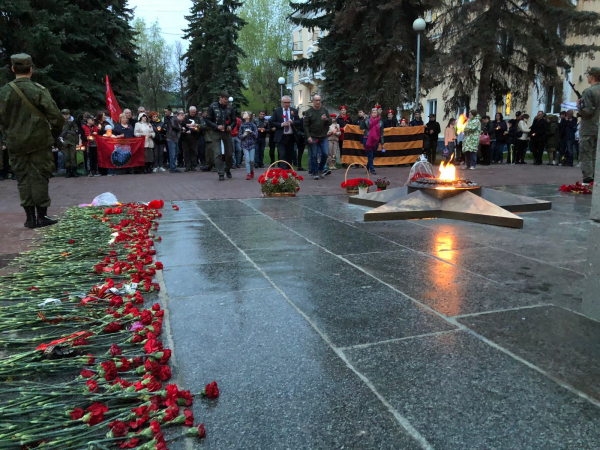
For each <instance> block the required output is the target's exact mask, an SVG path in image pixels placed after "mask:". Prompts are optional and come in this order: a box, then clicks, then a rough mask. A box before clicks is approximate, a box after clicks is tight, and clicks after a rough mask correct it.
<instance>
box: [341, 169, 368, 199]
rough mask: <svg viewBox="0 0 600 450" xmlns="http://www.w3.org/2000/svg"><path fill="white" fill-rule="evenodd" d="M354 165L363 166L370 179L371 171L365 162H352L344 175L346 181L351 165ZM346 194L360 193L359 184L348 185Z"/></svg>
mask: <svg viewBox="0 0 600 450" xmlns="http://www.w3.org/2000/svg"><path fill="white" fill-rule="evenodd" d="M352 166H362V167H363V168H364V169H365V171H366V172H367V180H370V176H369V175H370V174H369V171H368V170H367V168H366V166H365V165H364V164H360V163H353V164H350V165H349V166H348V168H347V169H346V174H345V175H344V182H345V183H346V182H348V171H349V170H350V167H352ZM346 194H350V195H356V194H358V186H347V187H346Z"/></svg>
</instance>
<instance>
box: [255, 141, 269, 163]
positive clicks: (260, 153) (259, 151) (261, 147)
mask: <svg viewBox="0 0 600 450" xmlns="http://www.w3.org/2000/svg"><path fill="white" fill-rule="evenodd" d="M266 143H267V140H266V139H265V138H258V139H257V140H256V146H255V147H254V150H255V156H254V164H258V165H259V166H262V165H263V164H264V160H265V146H266Z"/></svg>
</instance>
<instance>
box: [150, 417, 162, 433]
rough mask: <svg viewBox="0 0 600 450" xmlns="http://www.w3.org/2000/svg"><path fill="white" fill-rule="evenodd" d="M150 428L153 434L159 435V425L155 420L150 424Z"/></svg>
mask: <svg viewBox="0 0 600 450" xmlns="http://www.w3.org/2000/svg"><path fill="white" fill-rule="evenodd" d="M150 428H151V429H152V432H153V433H154V434H158V433H160V423H158V422H157V421H156V420H153V421H152V422H150Z"/></svg>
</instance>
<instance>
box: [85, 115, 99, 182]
mask: <svg viewBox="0 0 600 450" xmlns="http://www.w3.org/2000/svg"><path fill="white" fill-rule="evenodd" d="M82 128H83V132H84V133H85V138H86V141H85V142H86V143H85V146H86V148H87V152H88V160H89V164H90V170H89V173H88V177H94V176H96V177H99V176H100V174H99V173H98V147H97V146H96V145H97V144H96V136H97V135H98V127H97V126H96V125H95V123H94V117H93V116H89V117H88V118H87V120H86V123H85V125H83V126H82Z"/></svg>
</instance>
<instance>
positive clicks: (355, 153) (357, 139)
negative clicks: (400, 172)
mask: <svg viewBox="0 0 600 450" xmlns="http://www.w3.org/2000/svg"><path fill="white" fill-rule="evenodd" d="M363 135H364V130H361V129H360V127H359V126H358V125H346V127H345V128H344V147H343V148H342V150H341V152H342V164H354V163H360V164H365V165H366V164H367V153H366V152H365V147H364V145H363ZM424 137H425V126H424V125H420V126H417V127H393V128H386V129H385V130H383V142H384V147H385V153H383V152H382V151H381V146H379V149H378V150H377V151H376V152H375V159H374V160H373V164H374V165H376V166H391V165H395V164H412V163H414V162H415V161H416V160H417V159H419V155H420V154H421V153H423V138H424Z"/></svg>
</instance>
